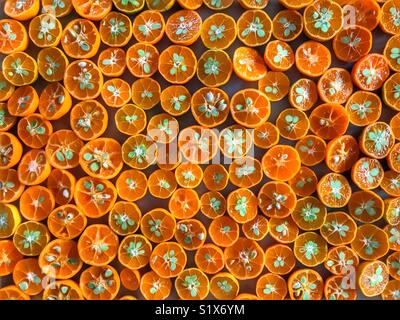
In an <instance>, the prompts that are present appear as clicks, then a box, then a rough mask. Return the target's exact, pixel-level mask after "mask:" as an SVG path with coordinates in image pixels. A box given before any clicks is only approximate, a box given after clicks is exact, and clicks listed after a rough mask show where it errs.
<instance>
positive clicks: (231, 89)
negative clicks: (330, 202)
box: [0, 0, 394, 299]
mask: <svg viewBox="0 0 400 320" xmlns="http://www.w3.org/2000/svg"><path fill="white" fill-rule="evenodd" d="M0 6H1V14H0V17H1V18H5V17H6V16H5V14H4V10H3V8H4V0H0ZM179 9H180V7H179V5H178V4H177V3H176V4H175V6H174V7H173V8H172V9H171V10H169V11H168V12H166V13H163V14H164V18H165V20H167V18H168V16H169V15H171V14H172V13H174V12H176V11H178V10H179ZM282 9H284V7H283V6H282V5H280V4H279V3H278V0H270V3H269V4H268V6H267V7H266V9H265V11H266V12H267V13H268V15H269V16H270V18H271V19H273V17H274V16H275V14H276V13H277V12H279V11H280V10H282ZM113 10H116V9H113ZM197 11H198V12H199V14H200V15H201V17H202V18H203V21H204V20H205V19H206V18H207V17H208V16H210V15H211V14H213V13H216V11H212V10H210V9H208V8H207V7H206V6H204V5H203V6H202V7H201V8H200V9H198V10H197ZM221 12H224V13H226V14H228V15H230V16H232V17H233V18H235V19H236V20H237V19H238V18H239V16H240V15H241V14H242V13H243V12H244V9H242V7H241V6H240V5H239V4H238V3H237V2H236V1H234V4H233V5H232V6H231V7H230V8H228V9H227V10H223V11H221ZM301 12H302V11H301ZM129 16H130V18H131V20H132V21H133V19H134V18H135V16H136V14H132V15H129ZM78 17H79V16H78V15H77V14H76V13H74V12H73V13H71V14H70V15H68V16H67V17H63V18H60V21H61V23H62V25H63V26H65V25H66V24H67V23H68V22H69V21H71V20H73V19H75V18H78ZM95 24H96V26H97V27H99V22H95ZM24 25H25V26H26V28H27V30H28V25H29V22H25V23H24ZM373 36H374V43H373V49H372V50H371V52H375V53H382V52H383V49H384V46H385V44H386V41H387V39H388V38H389V37H388V35H386V34H384V33H383V32H382V31H381V30H380V29H379V27H378V28H377V29H376V30H375V31H374V32H373ZM271 40H274V38H273V37H272V38H271ZM306 40H308V39H307V38H306V37H305V36H304V35H301V36H300V37H299V38H297V39H296V40H295V41H293V42H291V43H290V45H291V46H292V49H293V50H294V51H295V50H296V48H297V47H298V46H299V45H300V44H301V43H303V42H304V41H306ZM135 42H136V40H135V39H134V37H132V39H131V40H130V42H129V43H128V45H126V46H125V47H124V49H125V50H127V49H128V48H129V47H130V46H131V45H132V44H134V43H135ZM171 44H172V43H171V42H170V41H169V40H168V38H167V37H166V36H164V38H163V40H162V41H161V42H160V43H158V44H157V45H156V47H157V48H158V50H159V51H160V52H162V51H163V50H164V49H165V48H167V47H168V46H170V45H171ZM324 45H326V46H327V47H328V48H329V49H330V50H331V52H333V50H332V46H331V41H329V42H326V43H324ZM240 46H243V44H242V43H241V41H240V40H239V39H238V38H237V39H236V41H235V42H234V43H233V45H231V46H230V47H229V48H228V49H226V50H225V51H226V52H227V53H228V54H229V55H230V57H232V56H233V53H234V51H235V49H236V48H237V47H240ZM58 47H59V48H60V49H62V47H61V45H59V46H58ZM190 47H191V49H192V50H193V51H194V52H195V54H196V56H197V58H199V57H200V56H201V54H202V53H203V52H204V51H206V50H207V48H206V47H205V46H204V45H203V43H202V41H201V38H199V39H198V40H197V41H196V42H195V43H194V44H193V45H191V46H190ZM104 48H106V46H105V45H103V44H102V46H101V47H100V50H99V53H100V52H101V51H102V50H103V49H104ZM264 49H265V46H261V47H259V48H258V51H259V52H260V54H261V55H262V54H264ZM26 52H27V53H29V54H30V55H31V56H33V57H34V58H36V57H37V54H38V52H39V48H37V47H36V46H35V45H34V44H33V43H32V42H30V44H29V47H28V49H27V51H26ZM0 58H1V61H2V59H3V58H4V56H1V57H0ZM97 58H98V55H96V56H95V57H94V58H92V59H90V60H92V61H94V62H97ZM68 59H69V61H70V62H71V61H73V60H74V59H72V58H68ZM331 67H342V68H346V69H347V70H348V71H350V72H351V68H352V64H346V63H343V62H340V61H338V60H337V59H336V58H335V55H334V54H332V65H331ZM286 74H287V75H288V76H289V78H290V81H291V84H293V83H294V82H295V81H297V80H298V79H300V78H307V77H305V76H303V75H301V74H300V73H299V72H298V71H297V69H296V67H295V66H294V67H292V68H291V69H290V70H289V71H288V72H286ZM122 77H123V78H124V79H125V80H126V81H128V82H129V83H133V81H134V80H135V78H134V77H133V76H132V75H131V74H130V73H129V71H128V70H127V71H126V72H125V73H124V75H123V76H122ZM153 78H154V79H156V80H157V81H158V82H159V83H160V84H161V88H162V89H164V88H166V87H167V86H168V85H169V84H168V83H167V82H166V81H165V80H164V79H163V78H162V76H161V75H160V74H159V73H157V74H155V75H154V76H153ZM108 79H109V78H108V77H104V81H106V80H108ZM314 80H315V79H314ZM46 84H47V83H46V81H44V80H43V79H42V78H41V77H40V76H39V78H38V80H37V81H36V82H35V83H34V84H33V86H34V87H35V89H36V90H37V91H38V93H39V94H40V92H41V91H42V89H43V88H44V87H45V86H46ZM185 86H187V87H188V88H189V90H190V92H191V93H194V92H195V91H196V90H197V89H199V88H201V87H203V85H202V84H201V83H200V82H199V81H198V80H197V78H196V77H194V78H193V79H192V80H191V81H190V82H189V83H188V84H187V85H185ZM244 88H257V82H252V83H251V82H245V81H242V80H240V79H239V78H237V77H236V75H235V73H232V76H231V79H230V81H229V82H228V84H226V85H224V86H222V87H221V89H223V90H225V91H226V92H227V93H228V95H229V97H232V95H233V94H234V93H236V92H237V91H239V90H241V89H244ZM378 94H379V95H380V92H379V93H378ZM97 100H98V101H99V102H101V103H102V104H103V105H104V106H105V107H106V108H107V111H108V114H109V124H108V128H107V130H106V132H105V133H104V135H103V136H104V137H112V138H114V139H116V140H118V141H119V142H120V143H121V144H122V143H123V142H124V141H125V140H126V139H127V138H128V136H126V135H124V134H121V133H120V132H119V131H118V130H117V129H116V126H115V123H114V114H115V112H116V110H117V109H114V108H110V107H107V106H106V105H105V104H104V103H103V101H102V99H101V97H99V98H97ZM77 102H78V101H77V100H74V101H73V105H74V104H75V103H77ZM271 105H272V106H271V109H272V112H271V116H270V118H269V121H270V122H272V123H275V120H276V118H277V117H278V115H279V113H280V112H281V111H282V110H284V109H286V108H289V107H290V104H289V102H288V100H287V99H286V98H285V99H283V100H282V101H279V102H272V103H271ZM163 112H164V111H163V110H162V108H161V106H160V105H159V104H158V105H157V106H156V107H154V108H153V109H151V110H148V111H146V113H147V119H148V120H149V119H150V118H151V117H152V116H153V115H156V114H159V113H163ZM307 114H308V115H309V114H310V111H308V112H307ZM393 115H394V112H393V111H392V110H390V109H389V108H388V107H387V106H385V105H384V107H383V112H382V116H381V120H382V121H385V122H388V121H389V120H390V118H391V117H392V116H393ZM177 119H178V121H179V124H180V128H181V129H182V128H185V127H187V126H190V125H194V124H197V123H196V122H195V120H194V118H193V116H192V114H191V112H190V111H189V112H187V113H186V114H185V115H182V116H180V117H177ZM234 123H235V122H234V121H233V119H232V117H231V116H229V117H228V119H227V121H226V122H225V123H224V124H223V125H221V126H219V127H217V129H219V130H222V129H223V128H225V127H227V126H229V125H232V124H234ZM52 124H53V127H54V130H55V131H56V130H59V129H64V128H68V129H70V126H69V114H67V115H65V116H64V117H62V118H61V119H60V120H57V121H52ZM15 129H16V126H14V127H13V129H12V130H11V131H13V132H14V133H15V131H16V130H15ZM361 130H362V128H360V127H355V126H352V125H350V126H349V129H348V132H347V134H351V135H353V136H355V137H358V136H359V135H360V134H361ZM279 143H280V144H290V145H294V144H295V143H293V142H292V141H288V140H286V139H283V138H281V139H280V141H279ZM254 150H255V156H254V157H256V158H258V159H260V160H261V158H262V156H263V154H264V152H265V151H264V150H262V149H259V148H257V147H255V149H254ZM25 151H26V150H25ZM202 167H203V170H204V169H205V166H204V165H203V166H202ZM225 167H226V168H227V169H228V165H226V166H225ZM157 168H158V167H157V166H155V165H153V166H151V167H150V168H148V169H146V170H145V173H146V175H147V176H148V175H149V174H150V173H151V172H152V171H154V170H155V169H157ZM126 169H129V167H128V166H126V165H124V168H123V170H126ZM312 169H313V170H315V172H316V174H317V176H318V178H321V177H322V176H323V175H324V174H325V173H327V172H329V170H328V168H327V167H326V166H325V164H321V165H318V166H315V167H313V168H312ZM72 172H73V173H74V174H75V176H76V177H77V178H79V177H82V176H84V175H85V174H84V172H83V171H82V170H81V169H80V168H76V169H74V170H72ZM348 178H349V176H348ZM112 181H113V182H115V181H116V179H112ZM267 181H269V179H268V178H266V177H264V178H263V180H262V182H261V183H260V184H258V185H257V186H255V187H253V188H251V190H252V191H253V192H254V193H255V194H257V193H258V191H259V189H260V188H261V186H262V185H263V184H264V183H265V182H267ZM235 188H236V187H235V186H233V185H232V184H229V185H228V186H227V188H225V190H224V191H222V194H223V195H224V196H227V195H228V194H229V192H230V191H232V190H234V189H235ZM196 190H197V192H198V193H199V195H201V194H203V193H204V192H206V191H207V189H206V188H205V187H204V185H203V184H201V185H200V186H199V187H198V188H196ZM355 190H356V188H355V187H354V185H353V191H355ZM377 192H378V193H379V194H380V195H382V196H384V194H383V193H382V192H380V190H378V191H377ZM119 200H122V199H119ZM137 204H138V206H139V207H140V209H141V211H142V213H143V214H144V213H146V212H147V211H149V210H151V209H154V208H158V207H163V208H168V200H162V199H158V198H154V197H152V196H151V195H150V194H149V193H148V194H147V195H146V196H145V197H144V198H143V199H141V200H139V201H137ZM16 205H18V203H17V204H16ZM328 211H333V210H331V209H328ZM343 211H346V208H343ZM259 214H262V213H261V211H259ZM195 218H196V219H199V220H201V221H202V222H203V223H204V224H205V226H206V227H207V226H208V225H209V223H210V219H208V218H206V217H205V216H204V215H203V214H202V213H201V212H199V213H198V214H197V215H196V216H195ZM107 219H108V215H106V216H104V217H102V218H100V219H88V224H94V223H105V224H107ZM382 223H383V221H382V220H381V221H379V222H378V223H377V224H378V225H380V226H382ZM138 232H140V230H139V231H138ZM121 239H122V237H120V240H121ZM75 240H76V241H77V239H75ZM206 242H211V239H210V237H209V236H208V237H207V241H206ZM275 243H276V242H275V240H273V239H272V238H271V237H270V236H269V235H268V236H267V237H266V238H265V239H263V240H262V241H260V242H259V244H260V245H261V247H262V248H263V249H264V250H265V249H267V248H268V247H269V246H270V245H271V244H275ZM290 246H291V247H292V244H291V245H290ZM187 253H188V262H187V268H189V267H195V264H194V259H193V256H194V252H187ZM111 265H113V266H114V267H116V268H117V270H122V269H123V267H122V266H121V265H120V264H119V263H118V261H117V259H115V260H114V261H113V262H112V263H111ZM301 267H302V265H301V264H298V265H297V266H296V268H295V269H294V270H296V269H298V268H301ZM85 268H87V265H85V266H84V267H83V268H82V270H84V269H85ZM314 269H315V270H317V271H318V272H319V273H320V274H321V275H322V276H323V277H324V278H326V277H327V276H329V272H328V271H327V270H326V269H325V268H324V267H323V265H320V266H317V267H315V268H314ZM148 270H150V267H149V266H147V267H145V268H143V269H142V270H141V274H144V273H145V272H147V271H148ZM223 271H224V270H223ZM267 272H268V270H267V269H266V268H264V271H263V274H264V273H267ZM79 275H80V273H79V274H78V275H77V276H76V277H75V278H74V279H75V280H76V281H77V282H79ZM210 278H211V277H210ZM287 278H288V277H287V276H285V279H287ZM256 280H257V279H253V280H247V281H239V282H240V293H254V294H255V283H256ZM7 284H12V277H11V276H7V277H2V278H1V277H0V287H3V286H5V285H7ZM126 294H129V295H133V296H135V297H137V298H140V299H141V298H143V297H142V296H141V294H140V292H139V290H137V291H134V292H131V291H127V290H125V289H124V288H122V286H121V291H120V294H119V295H118V297H121V296H124V295H126ZM37 298H40V296H39V297H37ZM169 298H170V299H176V298H177V295H176V292H175V291H174V290H173V291H172V293H171V295H170V297H169ZM208 298H209V299H213V296H212V295H211V294H209V296H208ZM358 298H359V299H365V298H366V297H364V296H362V294H361V293H359V297H358ZM376 298H379V297H376Z"/></svg>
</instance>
